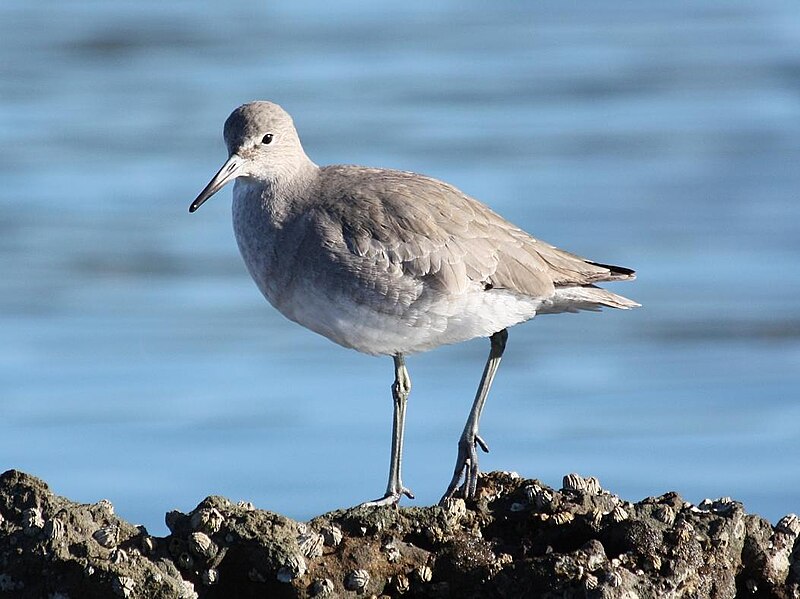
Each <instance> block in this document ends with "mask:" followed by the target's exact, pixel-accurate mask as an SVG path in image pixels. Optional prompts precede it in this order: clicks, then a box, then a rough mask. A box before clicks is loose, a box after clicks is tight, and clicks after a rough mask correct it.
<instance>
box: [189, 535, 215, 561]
mask: <svg viewBox="0 0 800 599" xmlns="http://www.w3.org/2000/svg"><path fill="white" fill-rule="evenodd" d="M188 545H189V551H191V552H192V553H194V554H195V555H196V556H198V557H202V558H206V559H210V558H212V557H214V556H215V555H216V554H217V546H216V544H215V543H214V541H212V540H211V537H209V536H208V535H207V534H206V533H204V532H193V533H192V534H190V535H189V542H188Z"/></svg>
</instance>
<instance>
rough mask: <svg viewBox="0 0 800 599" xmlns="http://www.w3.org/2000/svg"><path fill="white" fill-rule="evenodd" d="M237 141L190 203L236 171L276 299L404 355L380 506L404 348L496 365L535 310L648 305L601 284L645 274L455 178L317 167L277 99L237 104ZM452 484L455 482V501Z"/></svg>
mask: <svg viewBox="0 0 800 599" xmlns="http://www.w3.org/2000/svg"><path fill="white" fill-rule="evenodd" d="M225 141H226V144H227V146H228V152H229V159H228V162H226V163H225V165H224V166H223V167H222V169H220V171H219V172H218V173H217V175H216V176H215V177H214V178H213V179H212V181H211V182H210V183H209V185H208V186H207V187H206V189H204V190H203V192H201V194H200V195H199V196H198V198H197V199H196V200H195V202H194V203H193V204H192V206H191V208H190V211H194V210H196V209H197V208H198V207H199V206H200V204H202V203H203V202H204V201H205V200H206V199H207V198H208V197H210V196H211V195H213V194H214V193H215V192H216V191H218V190H219V189H220V188H221V187H222V186H223V185H225V183H227V182H228V181H230V180H232V179H234V178H235V179H236V184H235V187H234V203H233V219H234V230H235V233H236V238H237V242H238V244H239V248H240V251H241V253H242V256H243V258H244V261H245V263H246V265H247V267H248V270H249V271H250V274H251V275H252V276H253V278H254V280H255V281H256V283H257V285H258V287H259V289H260V290H261V291H262V293H263V294H264V295H265V297H266V298H267V299H268V300H269V301H270V303H272V304H273V305H274V306H275V307H276V308H277V309H278V310H279V311H280V312H281V313H283V314H284V315H285V316H287V317H288V318H290V319H292V320H294V321H296V322H298V323H300V324H302V325H303V326H306V327H308V328H310V329H312V330H314V331H316V332H318V333H320V334H322V335H325V336H326V337H328V338H329V339H331V340H333V341H335V342H336V343H339V344H340V345H343V346H345V347H350V348H353V349H356V350H359V351H362V352H365V353H369V354H380V355H392V356H394V357H395V387H396V388H398V389H400V390H399V391H398V390H397V389H396V390H395V393H394V396H395V404H396V411H395V429H398V426H397V425H398V418H400V425H401V426H399V442H398V440H397V439H394V441H395V442H398V443H396V444H399V449H397V448H396V447H395V444H393V451H392V471H393V474H392V475H391V476H390V483H389V488H388V489H387V494H386V496H385V497H384V498H382V499H381V500H380V501H379V502H380V503H387V502H392V501H396V500H397V499H398V498H399V496H400V494H402V493H403V492H407V490H406V489H405V488H404V487H402V484H401V483H400V476H399V471H400V456H399V452H400V449H401V448H402V420H403V419H404V414H405V398H404V397H403V388H405V387H407V388H408V389H410V379H409V378H408V376H407V372H406V371H405V365H404V361H403V356H404V355H405V354H409V353H413V352H418V351H424V350H427V349H431V348H433V347H436V346H438V345H442V344H445V343H456V342H459V341H464V340H466V339H470V338H472V337H477V336H486V337H492V348H493V354H492V356H490V363H491V362H492V360H493V359H494V360H496V364H495V365H494V367H493V368H494V370H496V365H497V364H499V360H500V356H501V355H502V351H503V348H504V347H505V329H506V328H507V327H509V326H512V325H514V324H517V323H519V322H522V321H525V320H528V319H530V318H533V317H534V316H535V315H536V314H543V313H558V312H574V311H577V310H597V309H599V308H600V307H602V306H608V307H613V308H622V309H627V308H632V307H635V306H638V304H637V303H636V302H633V301H631V300H629V299H627V298H624V297H622V296H620V295H616V294H614V293H611V292H609V291H607V290H605V289H601V288H599V287H597V286H596V284H597V283H602V282H606V281H620V280H630V279H633V278H634V272H633V271H632V270H630V269H627V268H623V267H616V266H609V265H605V264H600V263H597V262H593V261H591V260H587V259H585V258H582V257H580V256H577V255H575V254H571V253H569V252H565V251H563V250H560V249H558V248H556V247H554V246H552V245H550V244H547V243H545V242H543V241H541V240H538V239H535V238H534V237H532V236H530V235H529V234H528V233H526V232H525V231H523V230H522V229H520V228H519V227H517V226H515V225H513V224H512V223H510V222H509V221H507V220H505V219H504V218H503V217H501V216H499V215H498V214H496V213H495V212H493V211H492V210H491V209H489V208H488V207H487V206H485V205H484V204H482V203H481V202H479V201H477V200H475V199H474V198H471V197H469V196H467V195H466V194H464V193H463V192H461V191H459V190H458V189H457V188H455V187H453V186H452V185H449V184H447V183H444V182H442V181H438V180H436V179H433V178H431V177H427V176H424V175H419V174H416V173H410V172H404V171H396V170H387V169H375V168H366V167H358V166H344V165H334V166H326V167H322V168H320V167H318V166H316V165H315V164H314V163H313V162H311V160H310V159H309V158H308V157H307V156H306V154H305V152H304V151H303V148H302V145H301V144H300V140H299V138H298V136H297V132H296V130H295V128H294V124H293V122H292V119H291V117H290V116H289V115H288V114H287V113H286V112H285V111H284V110H283V109H282V108H280V107H279V106H277V105H276V104H272V103H269V102H254V103H250V104H245V105H243V106H241V107H239V108H237V109H236V110H235V111H234V112H233V113H232V114H231V116H230V117H229V118H228V120H227V121H226V123H225ZM501 332H502V335H501V336H502V340H501V339H500V337H498V336H497V335H499V334H500V333H501ZM501 341H502V342H501ZM489 370H492V369H490V368H489V365H487V372H485V373H484V380H483V381H482V383H481V389H480V390H479V396H480V395H481V394H482V395H483V400H481V401H480V402H479V401H478V398H476V404H474V405H473V412H474V414H472V413H471V417H470V420H468V422H467V427H465V433H464V435H462V440H461V441H460V443H459V462H458V463H457V467H456V474H454V479H455V478H456V475H458V477H460V476H461V474H462V473H463V474H464V475H465V479H466V480H465V492H466V494H467V495H470V494H471V493H474V488H475V485H476V483H477V457H476V456H475V455H474V447H475V445H476V444H478V445H482V440H481V439H480V437H479V436H478V435H477V424H478V418H479V416H480V409H481V408H482V405H483V401H484V400H485V395H486V394H488V387H489V385H490V384H491V378H492V377H493V374H494V370H492V372H491V373H490V374H487V373H488V372H489ZM405 379H407V383H408V384H407V385H404V383H405V382H406V381H405ZM400 383H403V384H400ZM407 394H408V393H407V390H406V392H405V396H407ZM398 404H402V414H399V413H398V410H397V405H398ZM478 404H480V405H478ZM476 408H477V409H476ZM467 446H469V447H467ZM470 448H471V449H472V451H470ZM462 450H463V451H462ZM396 453H397V454H398V455H395V454H396ZM462 453H463V454H464V455H462ZM455 482H456V483H457V482H458V481H457V480H456V481H455ZM454 491H455V487H454V483H453V482H452V481H451V485H450V487H449V488H448V493H446V497H449V496H451V495H452V494H453V492H454Z"/></svg>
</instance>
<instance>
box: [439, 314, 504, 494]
mask: <svg viewBox="0 0 800 599" xmlns="http://www.w3.org/2000/svg"><path fill="white" fill-rule="evenodd" d="M489 341H490V342H491V344H492V346H491V350H490V351H489V358H488V360H486V367H485V368H484V369H483V376H482V377H481V383H480V385H479V386H478V392H477V393H476V394H475V401H474V402H472V409H471V410H470V412H469V416H468V417H467V423H466V425H464V432H462V433H461V438H460V439H459V440H458V457H457V458H456V467H455V470H454V472H453V478H452V480H451V481H450V485H448V487H447V491H445V493H444V495H443V496H442V498H441V500H440V501H439V504H440V505H441V504H443V503H444V502H445V501H446V500H448V499H450V498H451V497H452V496H453V495H454V494H455V492H456V489H458V485H459V482H461V478H462V477H463V478H464V484H463V486H462V489H463V490H464V497H465V498H466V499H470V498H472V497H474V496H475V490H476V488H477V486H478V473H479V471H478V452H477V450H476V446H477V447H480V448H481V449H482V450H483V451H485V452H487V453H488V451H489V447H488V446H487V445H486V442H485V441H484V440H483V439H481V437H480V436H479V435H478V423H479V421H480V419H481V412H483V405H484V404H485V403H486V397H487V396H488V395H489V389H490V388H491V386H492V381H493V380H494V375H495V374H496V373H497V368H498V367H499V366H500V358H502V357H503V351H504V350H505V348H506V341H508V331H507V330H506V329H503V330H502V331H498V332H497V333H495V334H494V335H492V336H491V337H490V338H489Z"/></svg>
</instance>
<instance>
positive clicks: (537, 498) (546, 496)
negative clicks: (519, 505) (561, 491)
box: [525, 484, 553, 509]
mask: <svg viewBox="0 0 800 599" xmlns="http://www.w3.org/2000/svg"><path fill="white" fill-rule="evenodd" d="M525 495H526V496H527V497H528V501H530V502H531V503H532V504H533V505H535V506H536V507H537V508H539V509H542V508H546V507H550V504H551V503H552V502H553V493H552V491H550V490H549V489H545V488H544V487H542V486H540V485H536V484H533V485H529V486H527V487H525Z"/></svg>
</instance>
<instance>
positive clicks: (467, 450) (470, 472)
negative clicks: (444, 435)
mask: <svg viewBox="0 0 800 599" xmlns="http://www.w3.org/2000/svg"><path fill="white" fill-rule="evenodd" d="M476 447H480V448H481V449H482V450H483V451H485V452H486V453H488V452H489V446H488V445H487V444H486V441H484V440H483V439H482V438H481V437H480V436H479V435H477V434H476V435H474V437H473V438H472V439H471V440H470V439H469V438H468V437H462V438H461V439H459V441H458V457H457V458H456V467H455V470H454V471H453V478H452V479H451V480H450V484H449V485H448V487H447V490H446V491H445V492H444V495H442V498H441V499H440V500H439V505H444V504H445V502H447V500H448V499H450V498H451V497H453V496H454V495H455V493H456V491H457V490H458V491H461V492H462V494H463V495H464V499H472V498H474V497H475V492H476V491H477V488H478V477H479V476H480V470H479V469H478V452H477V451H476ZM462 477H463V479H464V482H463V483H462V484H461V485H460V486H459V483H460V482H461V479H462Z"/></svg>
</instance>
